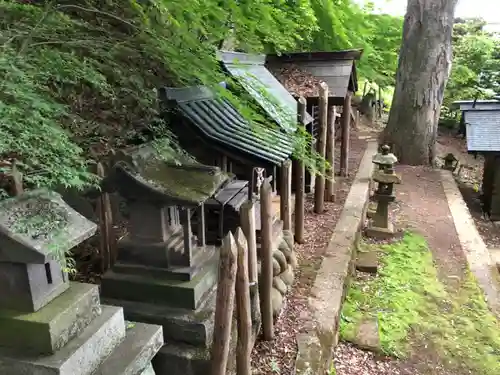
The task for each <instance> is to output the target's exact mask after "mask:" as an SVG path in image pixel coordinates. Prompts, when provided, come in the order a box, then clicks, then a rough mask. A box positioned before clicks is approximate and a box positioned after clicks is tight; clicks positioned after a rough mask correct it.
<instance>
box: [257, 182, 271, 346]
mask: <svg viewBox="0 0 500 375" xmlns="http://www.w3.org/2000/svg"><path fill="white" fill-rule="evenodd" d="M260 220H261V230H260V233H261V234H260V236H261V242H260V258H261V279H260V283H259V292H260V293H259V294H260V311H261V314H262V332H263V338H264V340H266V341H270V340H272V339H273V338H274V321H273V309H272V298H271V289H272V285H273V240H272V237H273V219H272V187H271V184H270V183H269V179H267V178H266V179H265V180H264V183H263V184H262V186H261V187H260Z"/></svg>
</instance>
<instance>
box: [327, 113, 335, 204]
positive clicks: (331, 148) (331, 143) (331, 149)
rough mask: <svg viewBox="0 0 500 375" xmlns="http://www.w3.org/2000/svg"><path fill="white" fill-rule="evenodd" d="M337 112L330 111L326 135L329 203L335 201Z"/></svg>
mask: <svg viewBox="0 0 500 375" xmlns="http://www.w3.org/2000/svg"><path fill="white" fill-rule="evenodd" d="M336 118H337V110H336V108H335V106H331V107H330V108H329V110H328V129H327V132H326V133H327V134H326V161H327V162H328V164H329V167H328V171H327V172H326V193H325V194H326V196H325V200H326V201H327V202H334V201H335V119H336Z"/></svg>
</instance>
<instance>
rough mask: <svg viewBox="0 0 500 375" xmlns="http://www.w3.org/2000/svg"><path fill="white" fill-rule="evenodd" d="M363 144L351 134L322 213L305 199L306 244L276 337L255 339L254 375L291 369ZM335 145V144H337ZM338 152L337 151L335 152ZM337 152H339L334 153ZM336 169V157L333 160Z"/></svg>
mask: <svg viewBox="0 0 500 375" xmlns="http://www.w3.org/2000/svg"><path fill="white" fill-rule="evenodd" d="M365 148H366V141H365V140H361V139H357V137H356V135H355V134H353V135H352V136H351V144H350V152H351V154H350V160H349V170H350V173H349V177H348V178H346V179H344V180H343V181H342V182H339V183H338V184H337V196H336V201H335V202H326V203H325V208H326V211H325V213H323V214H321V215H317V214H314V213H313V200H312V198H308V199H307V200H306V203H305V204H306V207H305V209H306V214H305V231H304V233H305V244H303V245H296V247H295V249H296V252H297V256H298V259H299V267H298V270H297V273H296V278H295V284H294V286H293V288H292V291H291V292H290V294H289V295H288V297H287V303H286V306H285V307H284V309H283V311H282V312H281V314H280V317H279V319H278V321H277V322H276V324H275V339H274V340H273V341H272V342H265V341H260V340H259V341H257V343H256V345H255V347H254V351H253V353H252V371H253V374H254V375H259V374H273V373H275V374H280V375H289V374H293V373H294V365H295V358H296V355H297V343H296V340H295V337H296V334H297V333H299V332H300V331H301V329H302V328H301V327H302V326H303V324H302V321H303V319H304V317H303V316H302V312H305V311H307V298H308V296H309V291H310V288H311V286H312V283H313V281H314V277H315V275H316V272H317V270H318V268H319V266H320V264H321V259H322V255H323V253H324V251H325V249H326V245H327V244H328V241H329V239H330V236H331V234H332V233H333V229H334V228H335V224H336V222H337V219H338V217H339V216H340V213H341V211H342V208H343V205H344V202H345V199H346V197H347V195H348V193H349V189H350V186H351V183H352V181H353V179H354V177H355V175H356V172H357V169H358V166H359V163H360V161H361V158H362V157H363V153H364V150H365ZM337 149H338V148H337ZM337 154H338V153H337ZM337 156H338V155H337ZM336 162H337V163H336V164H337V165H336V170H338V160H337V161H336Z"/></svg>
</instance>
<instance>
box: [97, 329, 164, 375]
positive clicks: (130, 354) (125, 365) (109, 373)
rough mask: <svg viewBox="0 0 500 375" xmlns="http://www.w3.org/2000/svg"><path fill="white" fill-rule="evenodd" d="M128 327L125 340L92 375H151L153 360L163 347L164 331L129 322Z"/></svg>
mask: <svg viewBox="0 0 500 375" xmlns="http://www.w3.org/2000/svg"><path fill="white" fill-rule="evenodd" d="M127 326H128V328H127V331H126V333H127V335H126V336H125V339H124V340H123V341H122V342H121V343H120V345H118V347H117V348H116V349H115V350H114V351H113V353H111V355H110V356H109V357H108V358H107V359H106V360H105V361H104V362H103V363H102V365H101V366H99V369H98V370H97V371H96V372H95V373H94V374H92V375H138V374H144V373H146V374H148V371H149V373H150V374H151V371H153V368H152V365H151V360H152V359H153V357H154V356H155V355H156V353H157V352H158V350H160V348H161V347H162V345H163V333H162V329H161V327H160V326H156V325H150V324H143V323H135V322H127ZM152 374H153V375H154V372H152Z"/></svg>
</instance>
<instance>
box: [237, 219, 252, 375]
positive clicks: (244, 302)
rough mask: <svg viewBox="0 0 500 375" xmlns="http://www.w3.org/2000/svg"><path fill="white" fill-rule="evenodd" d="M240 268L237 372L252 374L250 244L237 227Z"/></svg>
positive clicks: (239, 374) (238, 270) (238, 279)
mask: <svg viewBox="0 0 500 375" xmlns="http://www.w3.org/2000/svg"><path fill="white" fill-rule="evenodd" d="M234 238H235V241H236V246H237V248H238V269H237V272H236V316H237V319H238V327H237V329H238V342H237V344H236V373H237V374H238V375H250V374H251V373H252V369H251V364H250V363H251V361H250V359H251V355H252V315H251V308H250V288H249V287H248V285H249V276H248V253H247V251H248V245H247V240H246V238H245V235H244V233H243V231H242V230H241V228H238V229H236V233H235V236H234Z"/></svg>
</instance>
